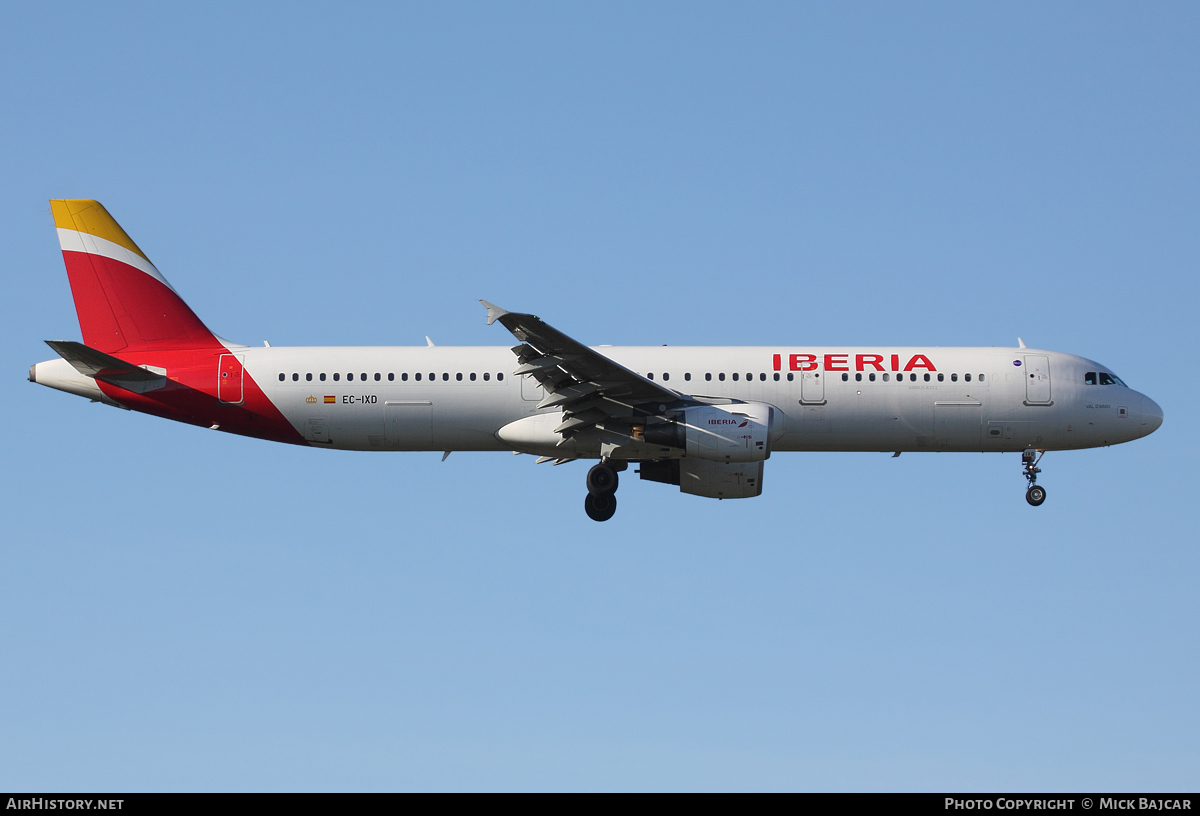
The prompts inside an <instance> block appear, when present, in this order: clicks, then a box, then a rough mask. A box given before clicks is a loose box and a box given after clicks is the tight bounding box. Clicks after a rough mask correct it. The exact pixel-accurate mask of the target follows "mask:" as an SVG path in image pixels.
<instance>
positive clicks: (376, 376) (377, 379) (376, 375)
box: [375, 372, 379, 382]
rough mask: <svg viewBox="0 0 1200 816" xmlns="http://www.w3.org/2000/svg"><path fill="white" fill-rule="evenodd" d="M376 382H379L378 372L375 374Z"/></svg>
mask: <svg viewBox="0 0 1200 816" xmlns="http://www.w3.org/2000/svg"><path fill="white" fill-rule="evenodd" d="M375 382H379V373H378V372H376V374H375Z"/></svg>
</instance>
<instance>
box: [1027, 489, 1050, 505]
mask: <svg viewBox="0 0 1200 816" xmlns="http://www.w3.org/2000/svg"><path fill="white" fill-rule="evenodd" d="M1045 500H1046V488H1044V487H1042V486H1041V485H1033V486H1032V487H1030V488H1029V489H1028V490H1026V491H1025V501H1027V502H1029V503H1030V504H1032V505H1033V506H1034V507H1037V506H1038V505H1040V504H1041V503H1042V502H1044V501H1045Z"/></svg>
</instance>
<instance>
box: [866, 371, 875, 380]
mask: <svg viewBox="0 0 1200 816" xmlns="http://www.w3.org/2000/svg"><path fill="white" fill-rule="evenodd" d="M867 379H868V380H870V381H871V382H875V372H874V371H872V372H871V373H870V374H868V375H867Z"/></svg>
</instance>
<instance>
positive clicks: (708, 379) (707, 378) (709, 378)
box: [704, 373, 712, 382]
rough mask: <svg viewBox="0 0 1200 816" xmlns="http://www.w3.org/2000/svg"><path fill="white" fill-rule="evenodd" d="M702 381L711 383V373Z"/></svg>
mask: <svg viewBox="0 0 1200 816" xmlns="http://www.w3.org/2000/svg"><path fill="white" fill-rule="evenodd" d="M704 379H705V380H707V381H708V382H712V374H711V373H709V374H705V375H704Z"/></svg>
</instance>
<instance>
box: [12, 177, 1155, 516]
mask: <svg viewBox="0 0 1200 816" xmlns="http://www.w3.org/2000/svg"><path fill="white" fill-rule="evenodd" d="M50 204H51V213H52V214H53V216H54V225H55V228H56V229H57V231H58V240H59V244H60V246H61V248H62V253H63V261H64V263H65V265H66V268H67V277H68V278H69V280H70V284H71V292H72V296H73V297H74V300H75V309H76V312H77V314H78V317H79V327H80V329H81V331H82V335H83V342H82V343H79V342H74V341H67V340H52V341H46V342H47V345H49V346H50V347H51V348H52V349H53V350H54V351H55V352H57V353H58V355H59V357H58V358H57V359H52V360H49V361H46V362H41V363H37V364H35V365H33V366H31V367H30V369H29V380H30V381H31V382H35V383H38V384H39V385H45V386H48V387H50V388H55V389H58V390H60V391H66V392H68V393H71V394H76V395H79V396H82V397H87V398H88V399H90V400H92V401H93V402H100V403H103V404H105V405H111V406H116V407H118V408H125V409H127V410H131V411H140V412H142V413H147V414H152V415H154V416H159V417H164V418H166V419H173V420H176V421H178V422H186V423H188V424H191V425H198V426H201V427H204V428H210V429H212V430H216V431H223V432H226V433H234V434H240V435H243V436H251V437H257V438H259V439H266V440H271V441H275V442H286V443H289V444H293V445H306V446H308V447H313V448H329V449H334V450H360V451H442V452H443V457H442V458H443V460H444V459H445V457H446V456H449V455H450V452H451V451H512V452H514V453H525V454H532V455H535V456H537V457H538V460H537V461H538V462H539V463H545V462H554V463H555V464H563V463H566V462H571V461H574V460H577V459H584V460H597V461H596V464H594V465H593V466H592V467H591V468H590V470H589V471H588V473H587V479H586V487H587V493H586V496H585V500H584V510H585V512H586V513H587V515H588V516H589V517H590V518H592V519H594V520H595V521H607V520H608V519H610V518H612V517H613V514H614V513H615V512H616V508H617V500H616V491H617V487H618V484H619V474H620V473H622V472H625V471H626V470H627V469H628V466H629V465H630V464H631V463H632V464H635V465H637V471H636V473H637V474H638V475H639V476H640V478H641V479H642V480H646V481H652V482H661V483H665V484H668V485H673V486H678V487H679V489H680V491H681V492H683V493H687V494H690V495H693V496H701V497H706V498H715V499H744V498H751V497H754V496H759V495H761V494H762V491H763V466H764V463H765V462H766V460H767V459H769V458H770V456H771V454H772V453H776V452H785V451H880V452H888V453H892V455H893V456H899V455H900V454H901V453H903V452H909V451H914V452H916V451H972V452H981V451H982V452H989V451H994V452H1016V453H1020V454H1021V464H1022V472H1023V475H1024V477H1025V479H1026V481H1027V484H1028V487H1027V490H1026V496H1025V497H1026V500H1027V501H1028V503H1029V504H1030V505H1033V506H1035V507H1036V506H1039V505H1041V504H1042V502H1044V501H1045V499H1046V490H1045V488H1044V487H1042V486H1041V485H1039V484H1038V483H1037V476H1038V474H1039V473H1041V468H1040V467H1039V466H1038V465H1039V463H1040V461H1041V458H1042V455H1043V454H1044V453H1045V452H1046V451H1060V450H1074V449H1079V448H1094V447H1100V446H1106V445H1115V444H1118V443H1121V442H1128V441H1130V440H1134V439H1138V438H1140V437H1143V436H1146V435H1148V434H1150V433H1153V432H1154V431H1155V430H1157V429H1158V427H1159V426H1160V425H1161V424H1162V420H1163V414H1162V409H1161V408H1159V406H1158V405H1157V404H1156V403H1155V402H1154V401H1153V400H1151V399H1150V398H1149V397H1147V396H1145V395H1143V394H1140V393H1138V392H1137V391H1134V390H1133V389H1131V388H1129V387H1128V386H1126V385H1125V383H1124V382H1123V381H1122V380H1121V379H1120V378H1119V377H1117V376H1116V374H1114V373H1113V372H1112V371H1111V369H1109V368H1107V367H1106V366H1103V365H1101V364H1099V363H1096V362H1093V361H1091V360H1088V359H1086V358H1084V357H1077V356H1075V355H1072V354H1064V353H1062V352H1056V351H1047V350H1042V349H1033V348H1027V347H1026V345H1025V343H1024V341H1022V340H1020V339H1019V338H1018V347H1017V348H996V347H990V348H942V347H902V348H878V347H874V346H870V347H868V346H863V347H858V346H839V347H830V348H817V347H809V346H795V347H793V346H779V347H671V346H662V347H618V346H586V345H584V344H583V343H580V342H578V341H576V340H574V339H572V338H571V337H568V336H567V335H565V334H563V333H562V332H560V331H558V330H557V329H555V328H553V327H552V326H550V325H549V324H547V323H545V322H544V321H542V320H541V319H540V318H538V317H536V316H534V315H531V314H523V313H518V312H508V311H505V310H504V309H501V308H500V307H498V306H495V305H494V304H491V303H488V302H487V301H481V303H483V305H484V307H485V308H486V309H487V323H488V325H492V324H494V323H500V324H501V326H503V327H504V328H505V329H507V330H508V331H509V332H511V333H512V335H513V337H515V338H516V340H517V345H515V346H513V347H512V348H511V349H510V348H506V347H504V346H496V347H487V346H485V347H446V346H435V345H434V344H433V342H432V341H429V339H428V338H426V341H427V345H426V346H415V347H336V346H335V347H328V346H322V347H291V348H283V347H272V346H270V345H269V344H267V343H265V342H264V344H263V346H262V347H252V346H244V345H240V344H237V343H232V342H229V341H227V340H223V339H221V338H220V337H218V336H217V335H216V334H213V332H212V331H210V330H209V329H208V327H207V326H206V325H205V324H204V323H203V322H202V321H201V320H200V318H198V317H197V316H196V314H195V313H194V312H193V311H192V310H191V309H190V308H189V307H188V305H187V304H186V303H184V301H183V299H182V298H181V297H180V296H179V295H178V294H177V293H176V292H175V290H174V289H173V288H172V287H171V284H169V283H168V282H167V280H166V278H164V277H163V276H162V274H161V273H160V272H159V271H158V269H157V268H156V267H155V266H154V264H152V263H151V262H150V259H149V257H147V255H146V253H144V252H143V251H142V250H141V249H140V248H139V247H138V245H137V244H135V243H134V242H133V240H132V239H131V238H130V237H129V236H128V235H127V234H126V233H125V231H124V230H123V229H122V228H121V227H120V225H118V224H117V222H116V221H115V220H114V219H113V217H112V216H111V215H109V213H108V211H107V210H105V209H104V207H103V206H101V205H100V203H99V202H96V201H91V200H84V199H68V200H54V201H51V202H50ZM514 364H515V366H514Z"/></svg>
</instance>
